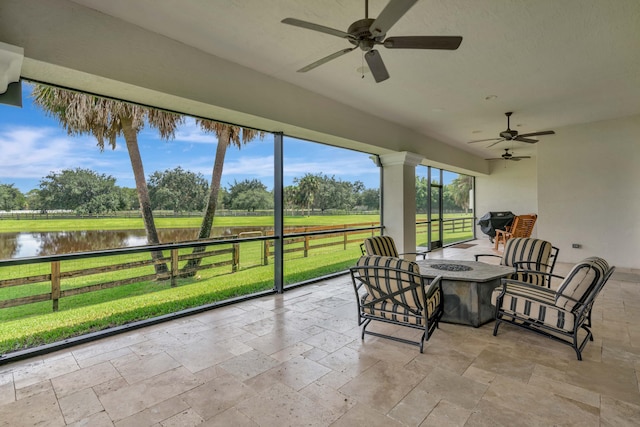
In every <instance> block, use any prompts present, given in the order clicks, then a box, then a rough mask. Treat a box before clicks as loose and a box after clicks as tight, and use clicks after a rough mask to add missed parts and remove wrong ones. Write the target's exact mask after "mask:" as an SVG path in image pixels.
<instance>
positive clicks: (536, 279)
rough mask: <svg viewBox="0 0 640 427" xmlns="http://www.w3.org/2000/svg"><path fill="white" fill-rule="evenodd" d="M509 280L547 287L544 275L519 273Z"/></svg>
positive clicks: (512, 275) (511, 276)
mask: <svg viewBox="0 0 640 427" xmlns="http://www.w3.org/2000/svg"><path fill="white" fill-rule="evenodd" d="M509 279H510V280H517V281H519V282H525V283H530V284H532V285H536V286H544V287H545V288H546V287H547V278H546V276H544V275H542V274H535V273H523V272H518V273H513V274H511V275H510V276H509Z"/></svg>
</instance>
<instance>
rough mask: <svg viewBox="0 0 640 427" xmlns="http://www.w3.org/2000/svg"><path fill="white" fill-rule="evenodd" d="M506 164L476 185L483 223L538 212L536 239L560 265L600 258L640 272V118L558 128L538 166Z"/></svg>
mask: <svg viewBox="0 0 640 427" xmlns="http://www.w3.org/2000/svg"><path fill="white" fill-rule="evenodd" d="M504 163H505V162H493V164H492V168H491V173H490V175H488V176H485V175H483V176H479V177H477V178H476V214H477V216H478V217H480V216H482V215H484V214H485V213H486V212H488V211H496V210H510V211H512V212H514V213H516V214H518V213H527V212H536V213H537V214H538V221H537V224H536V228H535V229H534V234H535V235H536V236H537V237H539V238H541V239H545V240H549V241H550V242H552V243H553V244H554V246H557V247H558V248H559V249H560V256H559V259H560V261H563V262H577V261H579V260H581V259H583V258H585V257H588V256H594V255H595V256H601V257H603V258H605V259H606V260H607V261H609V263H611V264H613V265H616V266H617V267H620V268H633V269H640V116H633V117H628V118H622V119H614V120H607V121H601V122H595V123H587V124H581V125H576V126H571V127H565V128H560V129H556V135H555V136H553V137H547V138H545V139H544V140H542V141H540V142H539V143H538V144H537V155H536V158H535V159H531V160H522V161H520V162H517V163H513V162H508V163H507V164H506V165H505V164H504ZM477 235H478V236H479V237H481V238H484V235H483V234H482V233H481V232H480V231H479V228H478V234H477ZM573 243H578V244H580V245H582V247H581V248H580V249H574V248H572V244H573Z"/></svg>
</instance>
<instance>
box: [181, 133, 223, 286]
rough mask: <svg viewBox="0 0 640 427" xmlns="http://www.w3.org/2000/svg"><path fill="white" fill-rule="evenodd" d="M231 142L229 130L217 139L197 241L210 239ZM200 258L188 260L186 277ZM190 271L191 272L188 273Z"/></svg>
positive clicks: (185, 267) (200, 249)
mask: <svg viewBox="0 0 640 427" xmlns="http://www.w3.org/2000/svg"><path fill="white" fill-rule="evenodd" d="M230 142H231V132H230V128H228V127H227V128H226V129H225V130H223V132H222V134H221V135H220V137H219V138H218V146H217V147H216V158H215V160H214V162H213V171H212V173H211V186H210V191H209V200H208V201H207V207H206V209H205V211H204V215H203V217H202V223H201V224H200V232H199V233H198V239H208V238H209V237H211V229H212V228H213V220H214V218H215V216H216V208H217V207H218V194H219V193H220V181H221V180H222V168H223V167H224V158H225V156H226V154H227V147H229V143H230ZM204 250H205V247H204V246H202V247H199V248H194V250H193V253H194V254H195V253H200V252H204ZM201 261H202V258H194V259H190V260H189V261H188V262H187V264H186V265H185V266H184V271H185V273H186V275H188V276H193V275H195V270H192V269H195V268H197V267H198V266H199V265H200V262H201ZM190 270H192V271H190Z"/></svg>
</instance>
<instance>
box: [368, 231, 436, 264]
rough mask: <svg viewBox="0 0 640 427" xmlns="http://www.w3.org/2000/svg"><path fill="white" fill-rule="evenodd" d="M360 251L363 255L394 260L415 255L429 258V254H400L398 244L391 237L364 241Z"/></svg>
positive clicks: (374, 237)
mask: <svg viewBox="0 0 640 427" xmlns="http://www.w3.org/2000/svg"><path fill="white" fill-rule="evenodd" d="M360 251H361V252H362V255H379V256H390V257H393V258H400V256H403V255H415V256H416V257H418V256H422V258H423V259H426V258H427V252H426V251H425V252H405V253H402V254H399V253H398V249H397V248H396V243H395V242H394V240H393V237H389V236H373V237H367V238H366V239H364V242H363V243H362V244H360Z"/></svg>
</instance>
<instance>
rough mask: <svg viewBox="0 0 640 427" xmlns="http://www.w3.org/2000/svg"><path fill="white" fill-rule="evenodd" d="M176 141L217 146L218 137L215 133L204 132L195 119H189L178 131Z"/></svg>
mask: <svg viewBox="0 0 640 427" xmlns="http://www.w3.org/2000/svg"><path fill="white" fill-rule="evenodd" d="M156 137H157V136H156ZM175 141H178V142H195V143H200V144H216V143H217V142H218V137H216V134H215V133H206V132H203V131H202V130H201V129H200V126H198V125H197V124H196V121H195V119H194V118H193V117H187V118H186V121H185V123H184V124H183V125H182V126H180V127H179V128H178V130H177V131H176V137H175Z"/></svg>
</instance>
